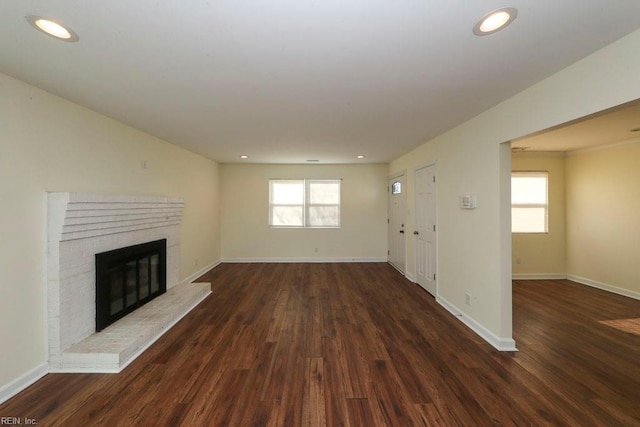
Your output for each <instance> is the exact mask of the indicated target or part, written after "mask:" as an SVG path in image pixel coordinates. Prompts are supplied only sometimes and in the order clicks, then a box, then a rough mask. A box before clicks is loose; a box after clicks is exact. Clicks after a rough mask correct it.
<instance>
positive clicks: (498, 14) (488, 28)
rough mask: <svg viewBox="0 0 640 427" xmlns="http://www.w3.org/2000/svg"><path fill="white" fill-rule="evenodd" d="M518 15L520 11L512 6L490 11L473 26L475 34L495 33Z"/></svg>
mask: <svg viewBox="0 0 640 427" xmlns="http://www.w3.org/2000/svg"><path fill="white" fill-rule="evenodd" d="M516 16H518V11H517V10H516V9H514V8H512V7H503V8H502V9H498V10H494V11H493V12H489V13H487V14H486V15H484V16H483V17H482V18H481V19H480V21H478V23H477V24H476V25H475V27H473V34H475V35H476V36H488V35H489V34H493V33H495V32H497V31H500V30H502V29H503V28H505V27H506V26H507V25H509V24H511V23H512V22H513V20H514V19H516Z"/></svg>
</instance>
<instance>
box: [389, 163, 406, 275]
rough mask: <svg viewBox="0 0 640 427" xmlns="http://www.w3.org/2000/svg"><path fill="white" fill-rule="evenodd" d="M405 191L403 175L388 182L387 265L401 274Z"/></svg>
mask: <svg viewBox="0 0 640 427" xmlns="http://www.w3.org/2000/svg"><path fill="white" fill-rule="evenodd" d="M406 191H407V188H406V185H405V177H404V175H400V176H398V177H395V178H393V179H391V180H389V263H391V265H393V266H394V267H395V268H397V269H398V270H400V271H401V272H402V273H404V269H405V230H404V229H405V227H404V225H405V214H406V212H407V208H406V204H407V195H406Z"/></svg>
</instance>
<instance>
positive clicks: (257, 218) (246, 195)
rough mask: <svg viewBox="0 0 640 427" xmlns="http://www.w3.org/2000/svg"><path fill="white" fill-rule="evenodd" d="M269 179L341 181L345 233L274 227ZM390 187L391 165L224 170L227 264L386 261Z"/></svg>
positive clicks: (232, 167) (235, 167) (223, 167)
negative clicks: (270, 209)
mask: <svg viewBox="0 0 640 427" xmlns="http://www.w3.org/2000/svg"><path fill="white" fill-rule="evenodd" d="M270 178H278V179H304V178H306V179H313V178H319V179H323V178H324V179H337V178H342V190H341V191H342V206H341V214H342V218H341V222H342V225H341V227H340V228H337V229H331V228H325V229H312V228H307V229H299V228H295V229H286V228H271V227H269V226H268V207H269V179H270ZM386 184H387V165H366V164H365V165H256V164H249V165H242V164H224V165H221V188H222V258H223V259H224V260H236V261H237V260H252V261H253V260H292V259H298V260H327V259H329V260H351V259H355V260H386V258H387V197H386ZM316 248H317V249H318V251H317V252H315V249H316Z"/></svg>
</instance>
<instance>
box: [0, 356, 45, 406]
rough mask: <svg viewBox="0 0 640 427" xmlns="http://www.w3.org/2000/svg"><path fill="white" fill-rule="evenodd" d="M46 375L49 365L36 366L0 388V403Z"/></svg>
mask: <svg viewBox="0 0 640 427" xmlns="http://www.w3.org/2000/svg"><path fill="white" fill-rule="evenodd" d="M48 373H49V365H48V364H47V363H43V364H41V365H39V366H36V367H35V368H33V369H32V370H30V371H29V372H27V373H26V374H24V375H22V376H20V377H18V378H16V379H15V380H13V381H11V382H10V383H9V384H6V385H4V386H2V387H0V403H4V402H6V401H7V400H9V399H11V398H12V397H13V396H15V395H16V394H18V393H20V392H21V391H22V390H24V389H26V388H27V387H29V386H30V385H31V384H33V383H35V382H36V381H38V380H39V379H40V378H42V377H44V376H45V375H47V374H48Z"/></svg>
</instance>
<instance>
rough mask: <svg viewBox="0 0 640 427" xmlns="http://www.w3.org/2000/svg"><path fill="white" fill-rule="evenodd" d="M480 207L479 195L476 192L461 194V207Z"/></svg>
mask: <svg viewBox="0 0 640 427" xmlns="http://www.w3.org/2000/svg"><path fill="white" fill-rule="evenodd" d="M477 207H478V196H477V195H476V194H463V195H462V196H460V208H461V209H475V208H477Z"/></svg>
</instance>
